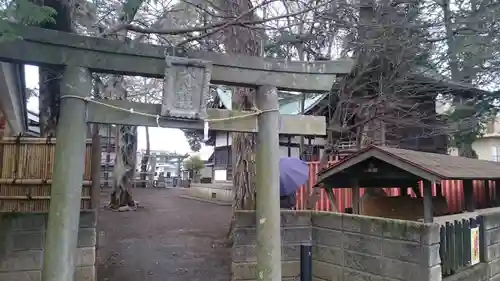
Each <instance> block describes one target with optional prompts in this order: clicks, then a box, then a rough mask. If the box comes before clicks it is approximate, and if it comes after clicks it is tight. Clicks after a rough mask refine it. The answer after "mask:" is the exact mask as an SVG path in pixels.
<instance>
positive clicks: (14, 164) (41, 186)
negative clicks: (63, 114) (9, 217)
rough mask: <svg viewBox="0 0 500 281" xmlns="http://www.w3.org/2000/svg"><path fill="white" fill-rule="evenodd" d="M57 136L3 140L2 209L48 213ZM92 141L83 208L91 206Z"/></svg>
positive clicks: (0, 142) (0, 144) (0, 150)
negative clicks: (53, 137) (52, 137)
mask: <svg viewBox="0 0 500 281" xmlns="http://www.w3.org/2000/svg"><path fill="white" fill-rule="evenodd" d="M55 143H56V140H55V139H42V138H25V137H21V138H3V139H2V140H0V161H2V162H1V163H2V164H1V166H0V212H47V211H48V210H49V203H50V187H51V184H52V168H53V165H54V158H55ZM90 156H91V141H90V140H88V141H87V147H86V150H85V171H84V172H83V183H82V201H81V208H82V209H90V208H91V204H90V185H91V181H90V173H91V172H90V159H91V157H90Z"/></svg>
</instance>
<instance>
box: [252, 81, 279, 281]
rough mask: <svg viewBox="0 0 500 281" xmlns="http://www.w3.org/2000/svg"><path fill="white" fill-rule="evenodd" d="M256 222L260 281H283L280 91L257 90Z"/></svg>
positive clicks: (265, 87)
mask: <svg viewBox="0 0 500 281" xmlns="http://www.w3.org/2000/svg"><path fill="white" fill-rule="evenodd" d="M256 102H257V108H259V109H260V110H262V111H263V113H261V114H260V115H259V116H258V119H257V120H258V128H259V131H258V133H257V159H256V160H257V161H256V163H257V164H256V169H257V171H256V177H257V185H256V193H257V194H256V197H257V198H256V199H257V202H256V215H257V217H256V222H257V272H258V280H265V281H281V231H280V219H281V211H280V204H279V202H280V189H279V186H280V177H279V174H280V148H279V135H278V134H277V133H276V132H277V131H279V117H280V114H279V111H278V89H277V88H276V87H272V86H260V87H258V88H257V97H256Z"/></svg>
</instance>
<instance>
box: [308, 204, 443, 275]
mask: <svg viewBox="0 0 500 281" xmlns="http://www.w3.org/2000/svg"><path fill="white" fill-rule="evenodd" d="M311 219H312V233H313V234H312V238H313V268H312V272H313V276H314V278H315V279H316V280H318V281H321V280H328V281H333V280H345V281H349V280H372V281H374V280H377V281H378V280H380V281H382V280H384V281H385V280H387V281H389V280H405V281H429V280H432V281H438V280H441V261H440V258H439V226H438V225H434V224H423V223H416V222H410V221H401V220H390V219H383V218H375V217H365V216H356V215H347V214H340V213H326V212H325V213H322V212H319V213H313V214H312V217H311Z"/></svg>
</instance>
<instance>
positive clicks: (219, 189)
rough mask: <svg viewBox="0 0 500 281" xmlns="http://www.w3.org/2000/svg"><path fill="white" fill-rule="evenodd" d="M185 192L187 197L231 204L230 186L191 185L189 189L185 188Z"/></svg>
mask: <svg viewBox="0 0 500 281" xmlns="http://www.w3.org/2000/svg"><path fill="white" fill-rule="evenodd" d="M185 192H186V194H187V195H188V196H191V197H195V198H199V199H203V200H213V201H221V202H233V190H232V188H231V186H228V185H226V184H224V185H222V184H217V183H211V184H208V183H207V184H203V183H196V184H192V185H191V187H190V188H186V189H185Z"/></svg>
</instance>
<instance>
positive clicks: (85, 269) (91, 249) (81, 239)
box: [0, 211, 97, 281]
mask: <svg viewBox="0 0 500 281" xmlns="http://www.w3.org/2000/svg"><path fill="white" fill-rule="evenodd" d="M47 218H48V215H47V214H38V213H26V214H19V213H0V280H2V281H3V280H5V281H7V280H8V281H28V280H29V281H39V280H41V270H42V265H43V264H42V263H43V251H44V250H43V248H44V243H45V232H46V226H47ZM95 261H96V221H95V217H94V213H93V212H90V211H89V212H82V213H81V215H80V229H79V233H78V249H77V251H76V253H75V263H76V268H75V279H74V280H75V281H94V280H97V279H96V269H95Z"/></svg>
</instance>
